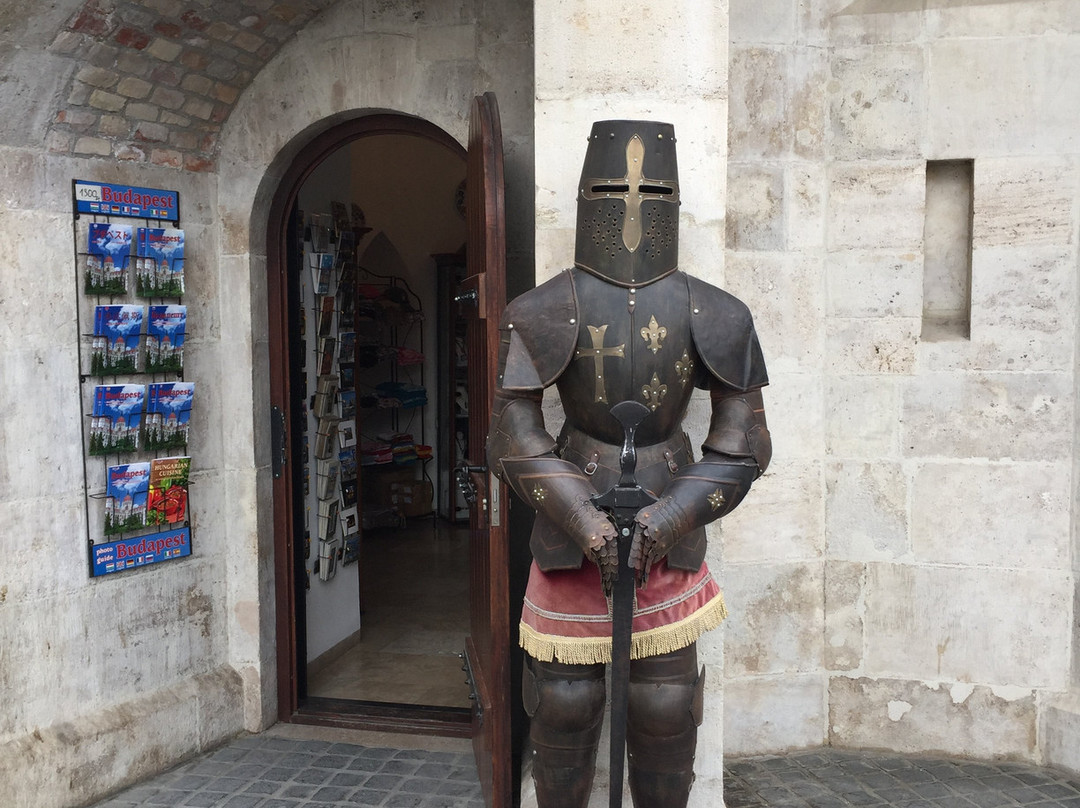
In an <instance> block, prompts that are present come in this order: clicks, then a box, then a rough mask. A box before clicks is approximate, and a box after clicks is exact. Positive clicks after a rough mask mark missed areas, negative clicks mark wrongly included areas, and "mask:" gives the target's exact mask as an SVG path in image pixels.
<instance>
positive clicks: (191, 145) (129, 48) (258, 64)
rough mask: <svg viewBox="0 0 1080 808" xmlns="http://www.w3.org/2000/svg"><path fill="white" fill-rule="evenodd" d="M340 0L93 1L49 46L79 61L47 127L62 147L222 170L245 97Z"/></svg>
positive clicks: (53, 147) (52, 145)
mask: <svg viewBox="0 0 1080 808" xmlns="http://www.w3.org/2000/svg"><path fill="white" fill-rule="evenodd" d="M335 2H337V0H238V2H211V3H205V2H199V0H194V1H193V2H187V3H185V2H176V0H86V2H84V3H83V5H82V6H81V7H80V8H79V9H78V11H76V12H75V14H74V15H72V16H71V18H69V19H68V21H67V23H66V24H65V25H64V27H63V28H62V30H61V31H60V32H59V33H58V34H57V36H56V37H55V38H54V39H53V41H52V43H51V44H50V45H49V46H48V50H49V51H50V52H51V53H53V54H56V55H59V56H67V57H70V58H72V59H74V60H76V63H77V65H78V66H77V68H76V69H75V70H73V71H72V74H71V77H70V79H69V82H68V84H67V86H66V87H65V88H64V89H63V91H62V92H61V93H60V95H59V102H58V107H57V110H56V114H55V116H53V118H52V121H51V123H50V125H49V130H48V132H47V134H46V144H47V148H48V149H49V150H50V151H51V152H54V153H65V154H73V155H78V156H98V157H109V158H112V159H116V160H123V161H131V162H137V163H152V164H154V165H161V166H168V167H172V168H178V169H184V170H188V171H212V170H214V168H215V167H216V158H217V154H218V137H219V134H220V132H221V128H222V126H223V124H224V123H225V121H226V120H227V119H228V117H229V115H230V114H231V112H232V110H233V106H234V104H235V103H236V101H237V99H238V98H239V97H240V94H241V93H242V92H243V91H244V89H245V88H246V87H247V86H248V85H249V84H250V83H251V81H252V79H253V78H254V77H255V76H256V75H257V74H258V72H259V71H260V70H261V69H262V67H263V66H264V65H265V64H266V63H267V62H268V61H269V60H270V59H272V58H273V57H274V55H275V54H277V52H278V51H279V50H280V48H281V46H282V45H283V44H284V43H286V42H287V41H288V40H290V39H291V38H292V37H293V36H294V35H295V34H296V32H297V31H299V30H301V29H302V28H303V27H304V26H305V25H307V23H308V22H310V21H311V19H312V18H313V17H315V16H316V15H317V14H319V13H320V12H321V11H323V10H324V9H325V8H327V7H328V6H330V5H332V4H334V3H335Z"/></svg>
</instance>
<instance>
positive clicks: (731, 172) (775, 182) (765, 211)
mask: <svg viewBox="0 0 1080 808" xmlns="http://www.w3.org/2000/svg"><path fill="white" fill-rule="evenodd" d="M783 195H784V174H783V170H782V169H781V168H780V167H779V166H776V165H772V164H769V165H761V164H757V163H753V164H744V163H729V164H728V210H727V246H728V248H729V249H732V250H779V249H781V248H782V247H783V246H784V205H783Z"/></svg>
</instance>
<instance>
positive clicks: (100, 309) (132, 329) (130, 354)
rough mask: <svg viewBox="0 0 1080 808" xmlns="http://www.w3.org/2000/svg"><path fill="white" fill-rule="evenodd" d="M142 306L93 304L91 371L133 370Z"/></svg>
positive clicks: (137, 352)
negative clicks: (94, 305)
mask: <svg viewBox="0 0 1080 808" xmlns="http://www.w3.org/2000/svg"><path fill="white" fill-rule="evenodd" d="M142 322H143V307H142V306H96V307H95V308H94V338H93V344H92V347H91V351H90V375H91V376H109V375H112V374H115V373H135V372H136V366H137V364H138V357H139V337H140V335H141V334H142Z"/></svg>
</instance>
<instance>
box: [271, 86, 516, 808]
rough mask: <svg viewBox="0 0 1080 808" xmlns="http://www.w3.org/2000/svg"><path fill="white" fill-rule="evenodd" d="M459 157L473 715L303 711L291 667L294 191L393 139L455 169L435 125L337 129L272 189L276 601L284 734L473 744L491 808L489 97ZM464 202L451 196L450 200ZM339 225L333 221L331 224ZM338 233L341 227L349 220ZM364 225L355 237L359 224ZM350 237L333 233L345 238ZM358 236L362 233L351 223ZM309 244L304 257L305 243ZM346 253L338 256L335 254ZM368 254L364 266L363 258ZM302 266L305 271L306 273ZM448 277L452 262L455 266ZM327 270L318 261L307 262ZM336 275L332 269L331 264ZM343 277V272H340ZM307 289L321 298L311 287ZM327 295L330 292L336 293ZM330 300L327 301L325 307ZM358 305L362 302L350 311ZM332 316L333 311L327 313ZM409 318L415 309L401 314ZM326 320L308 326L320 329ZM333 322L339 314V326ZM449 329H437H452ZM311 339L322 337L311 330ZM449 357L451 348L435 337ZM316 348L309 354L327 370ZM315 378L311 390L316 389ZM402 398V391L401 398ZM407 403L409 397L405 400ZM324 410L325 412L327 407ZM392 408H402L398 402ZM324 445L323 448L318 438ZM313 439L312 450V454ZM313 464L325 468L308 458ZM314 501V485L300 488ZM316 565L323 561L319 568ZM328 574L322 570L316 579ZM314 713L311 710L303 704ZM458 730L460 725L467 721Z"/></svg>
mask: <svg viewBox="0 0 1080 808" xmlns="http://www.w3.org/2000/svg"><path fill="white" fill-rule="evenodd" d="M469 120H470V126H469V149H468V154H467V174H466V182H465V190H467V202H465V207H466V209H467V210H466V213H467V216H466V219H467V240H466V248H467V249H466V250H465V252H467V256H466V258H467V261H466V267H465V270H464V272H463V273H462V275H463V277H462V279H461V282H460V284H454V283H448V284H445V285H444V288H446V289H449V290H450V291H451V292H452V293H453V292H456V294H457V296H456V298H455V299H456V300H458V301H459V303H458V305H457V307H456V312H457V317H458V318H460V319H461V320H463V321H464V330H463V334H462V336H463V343H464V344H465V345H467V357H466V358H467V365H468V370H467V372H466V382H465V389H467V390H468V402H469V405H468V418H467V423H468V429H467V432H468V439H467V449H466V452H465V456H464V458H463V465H464V467H465V468H467V469H468V472H467V474H466V476H465V477H464V478H463V479H468V481H469V483H470V485H469V488H470V490H471V491H472V492H473V493H474V494H475V496H471V497H469V498H468V499H469V506H468V514H469V521H468V550H469V563H468V573H469V587H468V598H467V602H468V636H467V637H465V642H464V646H465V647H464V649H463V654H462V658H463V661H464V666H463V668H462V670H463V671H464V672H466V674H467V678H468V684H469V687H470V690H471V705H472V706H471V709H469V710H467V711H466V712H465V714H464V716H463V715H462V714H461V713H460V712H454V713H453V714H447V713H446V712H445V711H443V713H442V714H433V713H432V711H431V710H429V709H425V705H400V704H398V705H387V704H378V703H376V704H371V703H361V702H355V703H353V704H352V705H350V706H349V707H348V708H347V709H341V708H338V709H336V710H334V711H332V712H331V713H329V714H328V713H319V712H318V711H317V710H316V711H313V710H310V709H306V708H305V705H304V696H305V693H306V690H307V682H306V681H305V678H304V677H305V676H306V673H307V670H306V666H305V665H301V664H299V662H300V660H301V659H302V656H301V655H302V653H303V651H304V647H305V644H306V637H305V636H304V633H303V628H302V626H301V623H300V621H298V620H297V619H296V617H297V610H298V608H302V606H301V594H302V593H303V592H305V589H306V584H307V581H306V578H307V574H306V567H305V566H304V565H303V561H304V550H305V544H306V543H305V541H304V536H305V531H306V530H307V527H308V523H305V522H304V521H303V519H302V518H301V515H302V511H303V509H304V507H303V503H302V497H303V491H304V486H305V476H304V470H303V464H302V460H303V459H307V458H309V457H310V456H311V455H309V454H308V453H307V452H308V450H309V448H310V446H305V444H304V437H303V426H304V424H305V421H304V420H303V419H304V418H306V417H307V412H306V407H308V406H310V408H311V410H312V411H313V413H317V412H320V411H321V406H320V402H319V401H318V393H319V384H317V385H316V389H315V390H314V391H312V392H313V394H312V396H311V399H310V404H309V400H308V398H307V396H308V393H309V391H308V390H307V389H306V386H305V385H306V382H305V380H304V379H303V377H302V375H301V374H299V373H298V372H297V371H298V369H301V368H303V366H304V362H305V353H304V352H305V350H307V348H306V346H305V345H304V344H303V342H304V340H303V339H301V338H300V337H301V336H302V335H303V332H302V328H303V327H306V326H304V320H305V315H304V313H303V311H302V309H301V307H300V305H299V303H298V300H300V296H299V294H298V293H297V288H296V287H298V286H299V284H300V280H299V279H300V277H301V274H303V275H304V276H306V274H307V271H308V268H309V267H303V270H302V272H301V271H300V269H299V268H296V267H294V268H293V270H292V271H290V267H289V263H290V260H289V256H290V254H292V255H294V256H295V255H297V254H300V251H299V249H298V246H297V242H298V241H299V240H300V239H301V236H300V235H299V233H300V232H301V231H300V228H299V223H298V215H297V213H296V202H297V198H298V194H299V193H300V188H301V186H302V184H303V182H304V181H305V180H307V179H308V178H309V177H310V176H311V175H312V174H313V172H314V171H315V170H316V168H317V167H318V166H319V165H321V164H322V163H323V162H324V161H325V160H326V159H327V158H328V156H329V155H330V154H332V153H333V152H334V151H336V150H337V149H338V148H340V147H341V146H342V145H344V144H346V143H349V142H351V141H354V140H358V139H360V138H365V137H375V136H386V135H401V136H404V137H418V138H422V139H426V140H430V141H432V142H434V143H436V144H441V145H442V146H443V147H445V148H446V149H448V150H449V151H450V152H452V153H454V154H456V155H460V154H461V147H460V146H459V145H458V144H456V143H455V142H454V141H453V140H452V139H450V138H449V137H448V136H447V135H446V134H445V133H444V132H442V131H441V130H439V129H438V128H437V127H434V126H433V125H431V124H430V123H427V122H424V121H421V120H418V119H415V118H410V117H407V116H401V115H393V114H390V115H386V114H378V115H370V116H367V117H363V118H358V119H355V120H353V121H349V122H346V123H344V124H341V125H338V126H336V127H334V128H332V129H330V130H329V131H327V132H326V133H324V134H322V135H320V136H318V137H316V138H314V139H313V140H312V141H311V142H310V143H309V144H308V146H307V147H306V148H303V149H301V150H300V151H299V152H298V156H297V157H296V158H295V159H294V160H293V162H292V163H291V165H290V166H289V167H288V169H287V170H286V171H285V172H284V178H283V180H282V181H281V183H280V184H279V186H278V188H277V191H276V193H275V195H274V198H273V202H272V205H271V215H270V216H269V222H268V230H267V261H268V263H267V272H268V276H267V277H268V295H267V297H268V313H269V328H268V331H269V335H268V336H269V340H268V342H269V345H268V348H269V350H268V354H269V358H270V367H269V378H270V387H271V405H272V408H271V409H272V421H273V425H272V426H273V429H272V430H271V431H272V433H273V435H274V437H273V440H272V444H273V445H272V446H271V455H272V463H271V467H272V471H273V479H274V531H275V578H276V584H277V593H276V597H275V609H276V625H277V632H276V635H277V642H278V645H277V660H278V715H279V718H280V719H282V720H286V721H307V722H309V723H323V724H332V725H335V726H347V727H356V728H366V729H378V730H399V731H413V732H425V733H428V734H450V735H467V736H470V737H471V738H472V740H473V748H474V750H475V753H476V758H477V764H478V769H479V772H480V779H481V783H482V785H483V787H484V794H485V799H486V801H487V803H488V805H490V806H508V805H509V804H510V802H511V793H512V789H513V784H512V780H513V777H512V773H511V772H512V768H513V767H512V764H511V758H512V751H511V746H512V741H511V718H510V712H511V699H510V692H511V679H512V676H513V674H512V671H511V667H512V666H511V663H510V653H509V649H510V645H511V624H510V620H509V588H510V582H509V578H510V558H509V554H508V542H507V518H506V517H507V513H506V509H507V505H508V500H507V494H506V490H505V486H504V485H503V484H502V483H501V482H499V481H498V480H497V479H496V478H495V476H494V475H493V474H490V473H489V472H488V471H487V470H486V468H484V467H483V465H482V464H483V455H484V451H483V444H484V435H485V434H486V431H487V424H488V420H489V415H490V403H491V391H492V389H493V387H492V386H493V385H494V381H495V374H496V361H495V360H496V356H497V353H498V351H497V346H498V339H499V334H498V328H497V326H498V322H499V319H500V317H501V314H502V310H503V307H504V306H505V300H506V236H505V207H506V206H505V197H504V191H503V155H502V132H501V125H500V122H499V114H498V105H497V103H496V100H495V97H494V95H493V94H491V93H487V94H485V95H483V96H477V97H475V98H474V99H473V103H472V107H471V110H470V116H469ZM458 196H459V194H458V193H457V192H455V194H454V197H455V199H457V197H458ZM333 217H334V214H333V213H332V214H331V219H332V218H333ZM341 218H342V219H345V218H346V216H345V214H344V213H343V214H342V217H341ZM361 224H363V223H362V222H361ZM315 227H316V224H312V226H311V228H310V230H311V232H304V233H303V237H302V238H303V240H304V241H305V247H304V250H305V251H309V250H310V251H311V252H315V253H319V252H320V250H319V248H317V247H316V244H315V243H316V242H317V241H320V240H321V237H318V236H317V235H316V233H315ZM344 228H345V226H344V225H342V226H341V227H336V226H335V229H336V230H338V231H340V230H343V229H344ZM353 229H356V221H355V220H354V221H353ZM308 242H310V243H308ZM339 247H340V243H339ZM365 254H366V253H365ZM304 263H307V261H306V256H305V259H302V260H301V261H300V264H301V265H302V264H304ZM450 263H452V262H450ZM312 265H313V266H315V267H316V268H319V267H322V266H323V263H322V257H321V256H320V257H319V258H318V259H317V260H316V261H313V262H312ZM330 265H331V266H332V267H333V266H336V263H335V262H334V261H331V262H330ZM344 270H345V267H344V266H342V267H341V271H342V272H344ZM311 283H312V285H313V286H316V285H321V283H322V280H321V277H320V276H319V274H318V273H317V272H316V274H314V275H312V280H311ZM332 283H333V281H331V284H332ZM390 285H391V286H392V287H394V288H395V289H396V293H395V301H396V302H398V303H401V302H402V298H403V297H405V296H406V294H405V293H406V292H408V291H409V290H404V291H403V290H401V289H397V288H396V286H395V285H394V284H392V283H391V284H390ZM332 294H333V293H332V291H331V289H330V288H328V289H327V290H325V291H324V296H331V295H332ZM357 304H358V305H359V296H358V297H357ZM332 308H333V304H331V309H332ZM405 308H410V307H408V306H406V307H405ZM320 314H324V312H323V311H322V309H321V307H319V308H318V310H317V311H315V312H314V313H313V315H312V316H313V318H314V319H315V321H316V323H319V322H320V321H319V320H318V317H319V315H320ZM334 316H335V317H336V316H337V315H336V314H335V315H334ZM446 325H447V324H445V323H444V324H443V328H444V329H445V328H446ZM315 327H316V329H318V326H317V325H316V326H315ZM439 341H441V342H443V343H446V342H448V341H449V335H447V334H442V335H440V340H439ZM322 353H323V349H322V346H321V344H320V347H319V349H318V351H317V355H319V361H320V362H321V361H322V358H321V355H322ZM322 370H324V368H323V367H320V373H319V382H320V384H321V382H322V373H321V371H322ZM402 392H403V393H405V394H407V393H408V392H409V391H402ZM402 397H403V398H404V395H403V396H402ZM323 403H324V404H325V401H324V402H323ZM398 403H399V404H400V403H401V402H398ZM319 434H320V435H321V434H322V428H321V425H320V427H319ZM318 445H319V443H318V436H317V437H316V446H318ZM316 459H321V457H320V456H316ZM307 484H308V486H309V487H311V486H314V485H315V483H314V482H312V481H311V480H310V478H309V479H308V481H307ZM320 563H322V559H320ZM322 569H325V568H322ZM308 700H310V699H308ZM462 718H465V719H466V721H464V722H463V721H462Z"/></svg>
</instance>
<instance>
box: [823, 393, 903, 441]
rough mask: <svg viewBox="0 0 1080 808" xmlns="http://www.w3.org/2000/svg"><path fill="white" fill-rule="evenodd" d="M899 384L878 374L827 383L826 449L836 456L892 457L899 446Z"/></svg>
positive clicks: (825, 406) (825, 395) (825, 404)
mask: <svg viewBox="0 0 1080 808" xmlns="http://www.w3.org/2000/svg"><path fill="white" fill-rule="evenodd" d="M899 388H900V383H899V382H896V381H888V380H885V379H881V378H880V377H876V376H845V377H837V378H830V379H829V380H828V381H827V383H826V385H825V394H824V399H825V403H824V409H825V412H827V413H828V417H827V418H825V451H826V452H828V454H830V455H832V456H834V457H848V458H875V459H876V458H890V457H897V456H898V454H899V449H900V441H899V435H900V389H899Z"/></svg>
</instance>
